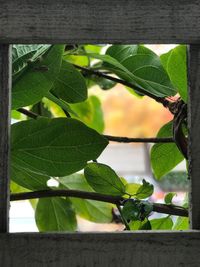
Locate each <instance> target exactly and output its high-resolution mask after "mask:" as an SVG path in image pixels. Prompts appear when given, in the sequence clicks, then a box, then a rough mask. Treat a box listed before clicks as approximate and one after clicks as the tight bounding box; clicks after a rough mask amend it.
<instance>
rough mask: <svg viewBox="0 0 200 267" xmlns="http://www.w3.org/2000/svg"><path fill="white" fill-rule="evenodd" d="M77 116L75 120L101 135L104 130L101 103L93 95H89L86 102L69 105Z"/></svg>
mask: <svg viewBox="0 0 200 267" xmlns="http://www.w3.org/2000/svg"><path fill="white" fill-rule="evenodd" d="M70 107H71V109H72V110H73V111H74V112H75V113H76V114H77V116H74V115H73V117H75V118H77V119H79V120H81V121H82V122H84V123H85V124H86V125H87V126H88V127H90V128H92V129H94V130H96V131H98V132H99V133H102V132H103V130H104V117H103V110H102V108H101V102H100V100H99V98H98V97H97V96H95V95H91V96H90V97H89V98H88V99H87V100H86V101H84V102H82V103H77V104H73V105H70Z"/></svg>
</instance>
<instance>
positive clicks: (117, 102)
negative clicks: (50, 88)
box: [10, 45, 188, 232]
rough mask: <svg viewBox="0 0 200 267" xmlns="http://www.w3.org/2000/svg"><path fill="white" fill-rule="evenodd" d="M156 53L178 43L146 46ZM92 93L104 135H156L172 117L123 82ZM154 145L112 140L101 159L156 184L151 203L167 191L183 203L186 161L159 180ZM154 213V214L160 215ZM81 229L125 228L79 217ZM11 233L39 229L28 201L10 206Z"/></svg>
mask: <svg viewBox="0 0 200 267" xmlns="http://www.w3.org/2000/svg"><path fill="white" fill-rule="evenodd" d="M147 47H149V48H150V49H152V50H154V52H155V53H157V54H163V53H165V52H167V51H168V50H170V49H172V48H173V47H175V45H147ZM89 94H91V95H97V96H98V97H99V98H100V99H101V103H102V109H103V114H104V121H105V131H104V133H105V134H108V135H114V136H127V137H155V136H156V134H157V132H158V130H159V129H160V127H161V126H162V125H164V124H165V123H167V122H168V121H170V120H171V119H172V115H171V113H170V112H169V111H168V110H167V109H165V108H163V106H162V105H160V104H159V103H156V102H155V101H154V100H152V99H150V98H148V97H143V98H141V99H139V98H138V97H136V96H135V95H133V94H130V92H128V90H127V89H126V88H124V86H123V85H119V84H117V85H116V86H115V87H114V88H113V89H111V90H107V91H106V90H104V91H103V90H101V89H99V88H98V87H93V88H91V89H90V90H89ZM151 145H152V144H123V143H121V144H119V143H110V144H109V146H108V147H107V148H106V149H105V151H104V152H103V153H102V155H101V156H100V157H99V159H98V162H101V163H105V164H107V165H109V166H111V167H112V168H113V169H114V170H115V171H116V172H117V173H118V175H119V176H122V177H125V178H126V179H127V180H128V181H129V182H136V183H141V182H142V179H144V178H145V179H146V180H147V181H148V182H150V183H152V184H153V185H154V194H153V195H152V197H151V201H152V202H160V203H162V202H163V199H164V196H165V194H166V193H168V192H176V193H177V195H176V196H175V198H174V202H175V203H176V204H180V205H181V204H182V202H183V200H184V197H185V194H186V192H188V181H187V174H186V165H185V162H184V161H183V162H182V163H180V164H179V165H178V166H177V167H176V168H175V169H174V170H173V171H172V172H170V173H169V174H167V175H166V176H165V177H163V178H162V179H161V180H160V181H158V180H155V179H154V177H153V173H152V171H151V166H150V158H149V152H150V149H151ZM161 216H162V215H161V214H153V217H161ZM78 225H79V230H80V231H115V230H122V229H123V226H122V225H121V224H114V223H113V224H96V223H92V222H88V221H86V220H84V219H82V218H78ZM10 231H11V232H26V231H28V232H33V231H38V230H37V227H36V225H35V221H34V211H33V209H32V206H31V205H30V203H29V202H28V201H19V202H12V203H11V209H10Z"/></svg>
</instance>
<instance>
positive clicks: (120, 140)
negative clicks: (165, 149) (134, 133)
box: [103, 135, 174, 143]
mask: <svg viewBox="0 0 200 267" xmlns="http://www.w3.org/2000/svg"><path fill="white" fill-rule="evenodd" d="M103 136H104V137H105V138H107V139H108V140H109V141H114V142H118V143H174V139H173V137H166V138H156V137H150V138H131V137H120V136H111V135H103Z"/></svg>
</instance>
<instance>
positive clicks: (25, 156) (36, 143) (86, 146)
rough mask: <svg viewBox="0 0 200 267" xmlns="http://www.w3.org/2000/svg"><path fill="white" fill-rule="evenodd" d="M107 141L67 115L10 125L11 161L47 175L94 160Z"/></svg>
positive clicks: (69, 170) (70, 169) (68, 169)
mask: <svg viewBox="0 0 200 267" xmlns="http://www.w3.org/2000/svg"><path fill="white" fill-rule="evenodd" d="M107 144H108V141H107V140H106V139H105V138H104V137H103V136H101V135H99V134H98V133H97V132H96V131H94V130H93V129H90V128H88V127H87V126H86V125H84V124H83V123H82V122H80V121H77V120H75V119H71V118H68V119H67V118H54V119H49V118H39V119H37V120H28V121H21V122H19V123H15V124H13V125H12V136H11V156H12V161H11V162H12V164H13V165H14V166H18V167H19V168H20V169H24V170H30V171H32V172H35V173H39V174H44V175H47V176H64V175H68V174H71V173H74V172H76V171H78V170H81V169H82V168H84V166H85V165H86V163H87V161H89V160H92V159H96V158H97V157H98V156H99V155H100V154H101V152H102V151H103V150H104V148H105V147H106V146H107Z"/></svg>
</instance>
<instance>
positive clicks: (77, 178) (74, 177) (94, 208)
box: [59, 173, 112, 223]
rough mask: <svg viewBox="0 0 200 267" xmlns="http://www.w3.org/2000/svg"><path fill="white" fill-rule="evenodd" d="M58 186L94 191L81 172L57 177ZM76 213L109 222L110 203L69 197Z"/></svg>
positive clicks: (94, 219) (97, 220) (90, 218)
mask: <svg viewBox="0 0 200 267" xmlns="http://www.w3.org/2000/svg"><path fill="white" fill-rule="evenodd" d="M59 182H60V187H61V188H67V189H74V190H82V191H86V192H94V190H93V189H92V188H91V187H90V186H89V184H88V183H87V181H86V179H85V177H84V175H83V174H78V173H76V174H71V175H69V176H65V177H60V178H59ZM70 199H71V201H72V203H73V206H74V208H75V211H76V213H77V214H78V215H79V216H81V217H82V218H84V219H86V220H89V221H92V222H96V223H110V222H111V221H112V205H111V204H109V203H106V202H101V201H95V200H88V199H78V198H70Z"/></svg>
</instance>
